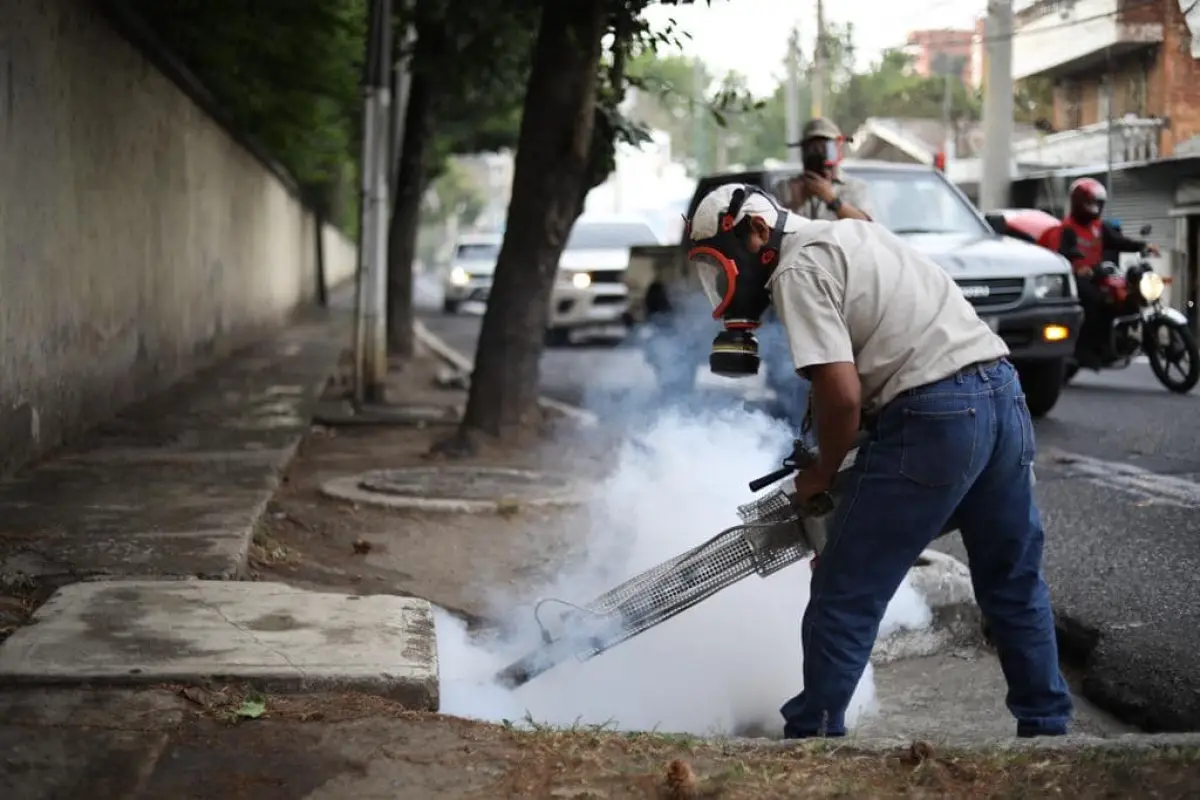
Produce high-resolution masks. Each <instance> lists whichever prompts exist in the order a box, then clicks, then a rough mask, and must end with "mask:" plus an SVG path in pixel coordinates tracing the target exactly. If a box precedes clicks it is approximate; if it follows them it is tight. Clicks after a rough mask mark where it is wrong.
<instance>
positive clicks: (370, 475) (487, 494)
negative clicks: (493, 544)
mask: <svg viewBox="0 0 1200 800" xmlns="http://www.w3.org/2000/svg"><path fill="white" fill-rule="evenodd" d="M574 489H575V487H574V484H572V482H571V481H570V480H568V479H566V478H563V477H561V476H556V475H550V474H547V473H544V472H537V471H535V470H526V469H516V468H513V467H480V466H471V467H468V466H462V467H456V466H438V467H402V468H398V469H382V470H373V471H371V472H367V473H363V474H361V475H357V476H353V477H349V478H340V479H337V480H333V481H329V482H328V483H326V484H325V486H324V487H323V490H324V492H325V494H327V495H330V496H333V497H338V498H341V499H343V500H350V501H352V502H356V503H368V504H371V505H381V506H388V507H392V508H412V509H424V510H430V511H458V512H480V511H497V510H501V509H503V508H517V509H519V508H520V507H521V506H545V505H569V504H572V503H577V502H579V497H578V496H577V494H576V492H575V491H574Z"/></svg>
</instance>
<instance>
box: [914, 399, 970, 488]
mask: <svg viewBox="0 0 1200 800" xmlns="http://www.w3.org/2000/svg"><path fill="white" fill-rule="evenodd" d="M938 406H940V407H938ZM978 416H979V415H978V414H977V412H976V409H975V407H974V405H971V404H969V403H967V402H962V403H953V404H951V403H949V402H943V403H938V404H937V405H936V406H935V405H933V404H930V407H929V408H912V407H909V408H905V409H903V421H902V423H901V431H900V474H901V475H903V476H904V477H905V478H908V479H909V480H910V481H912V482H913V483H917V484H920V485H921V486H927V487H930V488H946V487H950V486H955V485H957V484H958V483H960V482H961V481H963V480H965V479H966V478H967V477H968V476H969V475H970V473H971V466H972V463H973V461H974V459H975V439H976V435H977V434H976V421H977V420H978Z"/></svg>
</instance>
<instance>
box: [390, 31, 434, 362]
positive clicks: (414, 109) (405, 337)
mask: <svg viewBox="0 0 1200 800" xmlns="http://www.w3.org/2000/svg"><path fill="white" fill-rule="evenodd" d="M418 47H419V46H418ZM431 105H432V104H431V97H430V91H429V81H428V79H427V78H426V77H425V75H424V74H423V73H422V72H414V74H413V76H412V82H411V83H410V84H409V94H408V108H407V110H406V111H405V116H404V141H403V143H402V145H401V149H400V165H399V178H398V180H397V183H396V201H395V205H394V206H393V209H392V219H391V223H390V228H391V229H390V230H389V232H388V275H387V337H388V353H389V355H392V356H399V357H401V358H408V357H409V356H411V355H412V354H413V261H414V260H415V259H416V254H417V232H418V230H419V228H420V223H421V196H422V194H424V190H425V185H426V181H425V161H426V158H425V156H426V150H427V148H426V145H427V144H428V142H429V135H430V122H431V119H432V115H431Z"/></svg>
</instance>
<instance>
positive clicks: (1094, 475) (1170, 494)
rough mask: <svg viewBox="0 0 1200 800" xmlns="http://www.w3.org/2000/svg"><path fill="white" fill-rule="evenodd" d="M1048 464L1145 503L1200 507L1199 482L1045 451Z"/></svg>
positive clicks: (1108, 462)
mask: <svg viewBox="0 0 1200 800" xmlns="http://www.w3.org/2000/svg"><path fill="white" fill-rule="evenodd" d="M1043 455H1044V457H1045V459H1046V460H1047V461H1048V462H1049V464H1051V465H1053V466H1055V467H1057V468H1060V469H1064V470H1065V471H1066V472H1067V474H1068V476H1070V477H1081V478H1085V479H1087V480H1088V481H1091V482H1092V483H1094V484H1097V485H1099V486H1104V487H1106V488H1109V489H1115V490H1117V491H1120V492H1124V493H1125V494H1128V495H1132V496H1134V497H1137V498H1138V499H1140V500H1142V501H1145V502H1146V503H1158V504H1163V505H1170V506H1175V507H1177V508H1196V507H1200V483H1196V482H1195V481H1189V480H1187V479H1185V478H1180V477H1176V476H1174V475H1162V474H1160V473H1157V472H1151V471H1150V470H1147V469H1142V468H1141V467H1135V466H1134V465H1132V464H1123V463H1121V462H1119V461H1105V460H1102V459H1099V458H1091V457H1089V456H1081V455H1079V454H1077V453H1067V452H1065V451H1062V450H1054V449H1049V448H1047V449H1046V450H1044V451H1043Z"/></svg>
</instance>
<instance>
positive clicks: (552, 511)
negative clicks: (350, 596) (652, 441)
mask: <svg viewBox="0 0 1200 800" xmlns="http://www.w3.org/2000/svg"><path fill="white" fill-rule="evenodd" d="M438 371H439V365H438V364H436V363H435V362H432V361H431V360H429V359H427V358H422V359H419V360H418V361H416V362H415V363H413V364H411V365H409V366H408V368H407V369H406V370H405V371H404V372H403V373H401V374H399V375H397V377H396V378H395V379H394V380H393V382H392V385H391V387H389V399H390V400H391V401H392V402H393V403H395V404H398V405H403V404H414V405H416V404H420V405H435V404H436V405H442V406H449V407H461V406H462V404H463V403H464V402H465V398H466V393H465V392H464V391H463V390H461V389H449V388H441V387H439V386H438V385H437V384H438V382H437V380H436V376H437V373H438ZM557 424H558V427H557V431H558V434H559V435H558V436H557V437H555V438H547V439H546V441H545V442H544V443H543V444H542V445H541V446H540V447H525V448H520V449H511V450H507V451H506V450H497V449H495V448H485V449H484V450H483V451H481V452H480V453H479V454H478V455H476V456H473V457H469V458H455V459H453V460H446V459H444V458H439V457H432V456H430V449H431V447H432V446H433V445H434V444H435V443H437V442H439V441H442V440H444V439H446V438H447V437H449V436H450V435H451V434H452V433H453V432H454V430H455V425H454V424H453V423H434V424H428V423H427V424H424V425H422V426H419V427H418V426H398V425H379V426H364V425H348V426H339V427H336V428H335V427H322V426H316V427H314V429H313V432H312V433H311V435H310V436H309V437H308V438H307V440H306V441H305V442H304V443H303V445H302V446H301V448H300V450H299V452H298V454H297V457H296V459H295V460H294V461H293V463H292V466H291V468H290V469H289V471H288V473H287V474H286V476H285V477H284V481H283V485H282V487H281V489H280V491H279V492H278V493H277V494H276V496H275V498H274V500H273V501H272V502H271V504H270V505H269V507H268V510H267V514H266V516H265V518H264V520H263V522H262V524H261V525H260V528H259V531H258V533H257V535H256V538H255V544H254V547H253V548H252V559H251V564H252V577H255V578H257V579H260V580H276V581H285V582H288V583H292V584H296V585H303V586H309V587H313V588H317V587H325V588H331V589H337V590H341V591H351V592H362V593H380V592H387V593H395V594H410V595H416V596H419V597H424V598H426V599H428V600H430V601H431V602H433V603H435V604H437V605H439V606H442V607H443V608H446V609H448V610H451V611H455V612H458V613H460V614H462V615H463V616H465V617H467V618H468V619H477V618H479V617H483V616H486V615H487V614H488V612H489V599H490V598H494V597H495V596H496V593H497V592H499V593H502V595H503V596H504V598H505V599H506V600H510V599H512V598H524V596H525V592H526V590H527V587H529V586H531V585H537V584H538V583H540V582H541V581H542V580H543V579H545V578H547V577H550V576H551V575H552V574H553V571H554V569H555V568H556V567H557V566H558V565H560V564H562V563H563V561H564V560H565V559H569V558H570V557H571V556H572V554H573V553H574V552H575V551H574V550H573V546H574V545H577V544H580V543H581V541H582V537H581V536H579V535H578V531H580V530H581V526H582V525H583V524H584V521H583V516H582V515H583V511H582V509H580V508H578V507H566V508H536V507H522V506H521V505H520V503H519V502H517V503H512V504H509V505H507V506H505V508H504V509H503V511H502V512H501V513H488V514H452V513H440V512H418V511H407V510H397V509H389V508H384V507H377V506H372V505H368V504H361V503H349V502H345V501H340V500H336V499H331V498H329V497H327V496H325V495H323V494H322V493H321V491H320V488H321V485H322V484H323V483H324V482H326V481H328V480H330V479H332V478H338V477H344V476H348V475H355V474H358V473H362V472H365V471H368V470H375V469H384V468H396V467H403V466H428V465H430V464H436V463H453V464H454V465H473V464H479V465H497V466H517V467H525V468H530V469H538V470H544V471H546V472H547V473H550V474H559V473H564V472H565V473H569V474H577V475H579V476H580V480H581V481H583V482H586V481H588V480H590V479H591V477H592V476H595V475H596V474H598V471H599V470H600V469H601V467H602V464H603V452H602V451H603V447H602V446H601V445H599V444H598V443H597V442H596V441H595V440H585V439H584V437H582V436H579V435H578V434H575V435H573V434H572V432H571V429H570V428H569V426H566V425H564V423H563V421H562V420H557Z"/></svg>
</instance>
